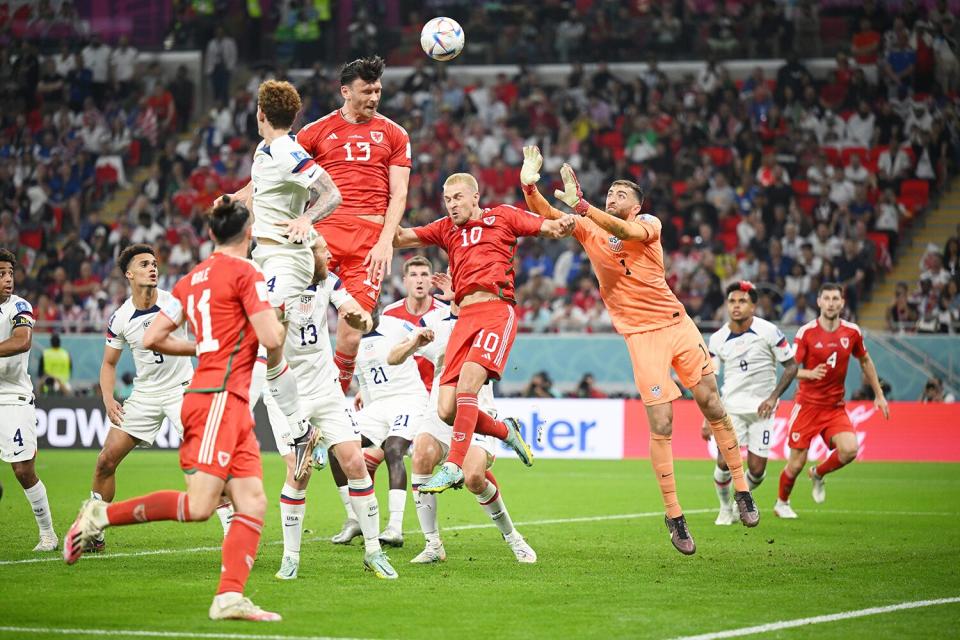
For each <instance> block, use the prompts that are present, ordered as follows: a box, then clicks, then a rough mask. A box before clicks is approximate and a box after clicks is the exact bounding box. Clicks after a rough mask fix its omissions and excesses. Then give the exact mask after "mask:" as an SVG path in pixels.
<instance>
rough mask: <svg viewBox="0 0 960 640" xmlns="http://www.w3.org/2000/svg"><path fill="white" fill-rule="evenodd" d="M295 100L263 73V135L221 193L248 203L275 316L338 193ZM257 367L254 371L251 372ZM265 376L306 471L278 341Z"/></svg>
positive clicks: (303, 441)
mask: <svg viewBox="0 0 960 640" xmlns="http://www.w3.org/2000/svg"><path fill="white" fill-rule="evenodd" d="M300 106H301V105H300V94H298V93H297V90H296V88H295V87H294V86H293V85H292V84H290V83H289V82H283V81H278V80H267V81H266V82H264V83H262V84H261V85H260V89H259V91H258V93H257V132H258V133H259V134H260V135H261V136H262V137H263V140H262V141H261V142H260V144H258V145H257V149H256V151H255V152H254V154H253V167H252V169H251V170H250V178H251V180H250V182H249V183H247V185H246V186H245V187H244V188H243V189H241V190H240V191H238V192H237V193H235V194H233V195H232V196H229V197H230V198H232V199H239V200H241V201H243V202H244V203H245V204H246V205H247V206H248V207H250V206H251V203H252V211H253V217H254V221H253V235H254V237H255V238H256V240H257V246H256V248H254V250H253V259H254V260H255V261H256V262H257V264H259V265H260V267H261V268H262V269H263V273H264V277H265V278H266V282H267V292H268V294H269V296H270V304H271V306H273V308H274V309H276V311H277V317H278V318H280V320H281V321H283V320H284V319H285V310H286V308H287V307H290V306H292V305H295V304H296V303H297V300H298V299H299V296H300V293H301V292H302V291H303V290H304V289H306V288H307V287H308V286H309V285H310V282H311V280H312V278H313V251H312V249H311V247H312V244H313V240H314V238H315V236H316V234H315V232H314V230H313V225H314V224H315V223H317V222H318V221H320V220H322V219H323V218H325V217H326V216H328V215H330V214H331V213H332V212H333V210H334V209H336V208H337V206H339V204H340V200H341V198H340V192H339V190H338V189H337V186H336V185H335V184H334V182H333V180H332V179H331V177H330V175H329V174H328V173H327V172H326V171H324V170H323V168H322V167H321V166H319V165H317V163H315V162H314V161H313V159H312V158H311V157H310V155H309V154H308V153H307V152H306V151H304V149H303V147H301V146H300V144H299V143H298V142H297V140H296V138H295V137H294V135H293V134H292V133H291V132H290V127H292V126H293V123H294V121H295V120H296V117H297V114H298V113H299V112H300ZM261 367H262V365H261ZM259 371H261V372H262V369H259ZM260 375H262V374H260V373H257V372H255V373H254V379H255V380H257V379H259V377H260ZM266 379H267V384H268V385H269V389H270V393H271V394H272V395H273V397H274V398H275V399H276V401H277V404H278V405H279V407H280V410H281V411H283V414H284V415H285V416H287V421H288V422H289V423H290V432H291V433H292V434H293V437H294V441H295V448H296V459H297V469H296V473H295V475H296V477H298V478H299V477H300V475H301V474H302V473H305V471H306V468H307V466H308V464H309V462H310V456H309V453H310V451H311V450H312V448H313V446H314V445H315V444H316V442H317V439H318V438H319V434H313V433H312V432H311V429H310V424H309V421H308V420H307V419H306V418H305V417H304V416H303V413H302V412H301V409H300V396H299V392H298V390H297V382H296V378H295V376H294V375H293V372H292V371H290V367H289V366H288V364H287V362H286V360H284V357H283V348H282V346H281V347H280V348H277V349H273V350H270V349H268V350H267V370H266ZM255 384H256V383H255ZM257 388H259V387H257Z"/></svg>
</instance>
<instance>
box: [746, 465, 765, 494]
mask: <svg viewBox="0 0 960 640" xmlns="http://www.w3.org/2000/svg"><path fill="white" fill-rule="evenodd" d="M766 477H767V471H766V469H764V471H763V473H761V474H760V476H759V477H758V476H755V475H753V474H752V473H750V471H749V470H748V471H747V486H749V487H750V491H753V490H754V489H756V488H757V487H759V486H760V483H761V482H763V479H764V478H766Z"/></svg>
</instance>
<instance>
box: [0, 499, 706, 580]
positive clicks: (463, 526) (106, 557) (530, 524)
mask: <svg viewBox="0 0 960 640" xmlns="http://www.w3.org/2000/svg"><path fill="white" fill-rule="evenodd" d="M709 511H713V509H690V510H688V511H686V513H707V512H709ZM658 516H663V512H662V511H647V512H643V513H619V514H614V515H608V516H585V517H580V518H556V519H552V520H530V521H529V522H517V523H515V524H516V525H517V526H520V527H534V526H540V525H551V524H571V523H577V522H601V521H603V520H632V519H635V518H654V517H658ZM494 526H495V525H494V524H493V523H490V522H487V523H484V524H460V525H452V526H449V527H443V530H444V531H467V530H470V529H492V528H493V527H494ZM406 533H420V531H419V530H417V529H415V530H413V531H407V532H406ZM328 539H329V538H326V537H313V538H307V539H305V540H304V541H303V542H307V543H309V542H320V541H326V540H328ZM264 544H265V545H277V544H283V541H282V540H271V541H270V542H265V543H264ZM220 550H221V547H187V548H185V549H152V550H149V551H129V552H121V553H104V554H95V553H92V554H88V555H86V556H84V558H89V559H90V560H109V559H110V558H136V557H140V556H162V555H170V554H178V553H203V552H206V551H220ZM59 561H62V558H61V557H60V556H59V555H55V556H46V557H43V558H24V559H23V560H0V566H3V565H10V564H36V563H38V562H59Z"/></svg>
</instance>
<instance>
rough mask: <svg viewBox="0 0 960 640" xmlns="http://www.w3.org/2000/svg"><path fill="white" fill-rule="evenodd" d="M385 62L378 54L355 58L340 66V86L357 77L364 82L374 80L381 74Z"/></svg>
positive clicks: (385, 64)
mask: <svg viewBox="0 0 960 640" xmlns="http://www.w3.org/2000/svg"><path fill="white" fill-rule="evenodd" d="M386 66H387V63H386V62H384V61H383V58H381V57H380V56H370V57H369V58H357V59H356V60H354V61H353V62H348V63H346V64H345V65H343V66H342V67H340V86H346V85H348V84H350V83H352V82H353V81H354V80H356V79H357V78H360V79H361V80H363V81H364V82H376V81H377V80H379V79H380V76H382V75H383V69H384V68H385V67H386Z"/></svg>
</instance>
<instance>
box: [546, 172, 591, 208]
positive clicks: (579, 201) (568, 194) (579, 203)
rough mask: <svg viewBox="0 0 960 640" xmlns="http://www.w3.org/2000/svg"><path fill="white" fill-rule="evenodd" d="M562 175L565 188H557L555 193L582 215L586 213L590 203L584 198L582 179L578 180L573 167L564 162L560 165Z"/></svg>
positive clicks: (559, 198)
mask: <svg viewBox="0 0 960 640" xmlns="http://www.w3.org/2000/svg"><path fill="white" fill-rule="evenodd" d="M560 177H561V178H562V179H563V190H562V191H561V190H560V189H557V190H556V191H554V192H553V195H554V196H556V197H557V199H558V200H560V201H561V202H563V203H564V204H565V205H567V206H568V207H570V208H571V209H573V210H574V211H576V212H577V213H579V214H580V215H582V216H583V215H586V214H587V210H588V209H589V208H590V203H589V202H587V201H586V200H584V199H583V190H582V189H580V181H579V180H577V174H575V173H574V172H573V167H571V166H570V165H569V164H566V163H564V164H563V166H562V167H560Z"/></svg>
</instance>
